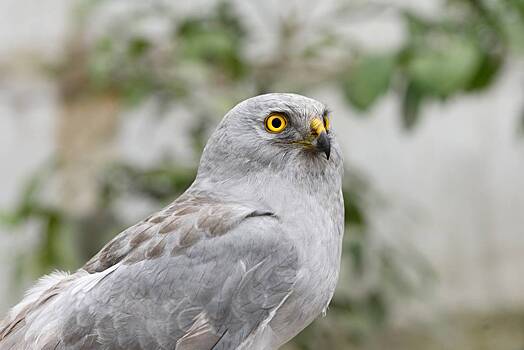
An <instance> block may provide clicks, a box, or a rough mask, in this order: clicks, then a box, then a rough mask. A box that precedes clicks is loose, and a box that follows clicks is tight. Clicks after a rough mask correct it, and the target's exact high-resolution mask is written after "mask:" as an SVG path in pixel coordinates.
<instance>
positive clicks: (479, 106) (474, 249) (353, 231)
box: [0, 0, 524, 350]
mask: <svg viewBox="0 0 524 350" xmlns="http://www.w3.org/2000/svg"><path fill="white" fill-rule="evenodd" d="M523 57H524V1H523V0H449V1H444V0H394V1H385V0H384V1H382V0H377V1H371V0H370V1H359V0H351V1H350V0H346V1H344V0H340V1H310V0H307V1H276V0H271V1H264V2H258V1H254V0H248V1H241V0H231V1H225V0H222V1H213V0H197V1H191V2H189V1H187V2H182V1H180V2H175V1H167V0H149V1H139V0H136V1H120V0H105V1H104V0H99V1H85V0H74V1H73V0H47V1H30V0H3V1H1V2H0V164H1V172H0V313H1V314H4V313H5V312H6V311H7V310H8V308H9V307H10V306H11V305H13V304H14V303H16V302H17V301H18V300H19V299H20V298H21V296H22V294H23V291H24V290H25V289H26V288H27V287H28V286H30V285H31V284H32V283H33V282H34V281H35V279H36V278H38V277H39V276H41V275H42V274H44V273H48V272H50V271H52V270H54V269H62V270H69V271H74V270H76V269H77V268H79V267H80V266H82V264H83V263H84V262H85V261H86V260H87V259H88V258H90V257H91V256H92V255H93V254H94V253H96V252H97V251H98V250H99V249H100V248H101V247H102V246H103V244H104V243H105V242H107V241H108V240H109V239H110V238H111V237H113V236H114V235H116V234H117V233H118V232H120V230H122V229H124V228H126V227H128V226H129V225H131V224H134V223H135V222H137V221H139V220H141V219H143V218H144V217H146V216H147V215H148V214H149V213H151V212H153V211H155V210H157V209H159V208H160V207H162V206H163V205H166V204H167V203H169V202H170V201H172V200H173V199H175V198H176V196H177V195H178V194H179V193H181V192H182V191H184V189H185V188H186V187H187V186H188V185H189V184H190V183H191V181H192V179H193V177H194V174H195V170H196V167H197V165H198V159H199V155H200V152H201V150H202V147H203V145H204V144H205V141H206V139H207V137H208V136H209V134H210V133H211V132H212V130H213V128H214V126H215V125H216V124H217V122H218V121H219V120H220V119H221V117H222V116H223V115H224V113H225V112H226V111H227V110H229V109H230V108H231V107H232V106H234V105H235V104H236V103H238V102H239V101H241V100H243V99H245V98H248V97H251V96H253V95H257V94H261V93H264V92H276V91H286V92H297V93H301V94H305V95H308V96H310V97H313V98H316V99H319V100H321V101H323V102H325V103H327V104H328V105H329V106H330V109H331V110H332V111H333V115H332V122H333V124H334V128H335V130H336V133H337V134H338V138H339V141H340V143H341V144H342V146H343V150H344V157H345V163H346V177H345V180H344V184H345V185H344V186H345V187H344V193H345V200H346V227H347V231H346V235H345V240H344V259H343V270H342V273H341V274H342V276H341V280H340V283H339V288H338V290H337V293H336V295H335V298H334V300H333V303H332V306H331V308H330V311H329V312H328V314H327V316H326V317H324V318H320V319H319V320H317V321H316V322H315V323H314V324H312V325H311V326H310V327H308V328H307V330H306V331H305V332H303V333H302V334H300V336H299V337H297V338H296V339H294V340H293V342H292V343H290V344H288V345H287V346H286V348H285V349H286V350H298V349H317V348H322V347H323V348H325V349H370V350H371V349H377V350H378V349H384V348H386V347H387V348H388V349H391V350H393V349H399V350H400V349H403V350H411V349H413V350H415V349H417V350H418V349H429V350H432V349H457V350H465V349H475V350H484V349H486V350H487V349H489V350H491V349H496V350H523V349H524V59H523Z"/></svg>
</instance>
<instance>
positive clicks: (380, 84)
mask: <svg viewBox="0 0 524 350" xmlns="http://www.w3.org/2000/svg"><path fill="white" fill-rule="evenodd" d="M394 65H395V57H394V56H392V55H369V56H366V57H360V58H358V59H357V60H356V61H355V62H354V63H353V66H352V67H351V70H350V72H349V74H348V75H347V77H346V78H345V79H344V80H343V81H342V88H343V91H344V93H345V96H346V98H347V99H348V100H349V101H350V102H351V103H352V104H353V106H355V107H356V108H358V109H359V110H363V111H365V110H367V109H368V108H369V107H371V106H372V105H373V104H374V103H375V102H376V101H377V99H378V98H379V97H380V96H382V95H383V94H385V93H386V92H387V90H388V88H389V85H390V81H391V77H392V74H393V68H394Z"/></svg>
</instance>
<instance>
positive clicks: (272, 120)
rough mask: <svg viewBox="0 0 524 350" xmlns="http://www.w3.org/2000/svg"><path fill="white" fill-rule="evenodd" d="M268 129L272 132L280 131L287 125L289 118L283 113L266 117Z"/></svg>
mask: <svg viewBox="0 0 524 350" xmlns="http://www.w3.org/2000/svg"><path fill="white" fill-rule="evenodd" d="M265 123H266V130H267V131H269V132H271V133H280V132H282V131H284V129H285V128H286V126H287V119H286V118H285V117H284V116H283V115H281V114H271V115H270V116H269V117H267V118H266V122H265Z"/></svg>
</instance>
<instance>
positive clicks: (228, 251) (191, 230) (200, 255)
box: [0, 93, 344, 350]
mask: <svg viewBox="0 0 524 350" xmlns="http://www.w3.org/2000/svg"><path fill="white" fill-rule="evenodd" d="M330 124H331V113H330V112H329V110H328V108H327V107H326V105H325V104H323V103H321V102H319V101H317V100H314V99H311V98H308V97H305V96H301V95H298V94H292V93H269V94H263V95H258V96H255V97H251V98H248V99H246V100H244V101H242V102H240V103H238V104H237V105H236V106H234V107H233V108H232V109H231V110H230V111H229V112H228V113H227V114H226V115H225V116H224V118H223V119H222V120H221V122H220V123H219V124H218V126H217V128H216V129H215V131H214V132H213V133H212V134H211V136H210V137H209V140H208V142H207V144H206V146H205V147H204V150H203V152H202V155H201V159H200V163H199V166H198V170H197V173H196V176H195V179H194V182H193V183H192V184H191V185H190V186H189V187H188V189H187V190H186V191H185V192H184V193H183V194H181V195H180V196H179V197H178V198H177V199H175V200H174V201H173V202H172V203H170V204H169V205H167V206H166V207H165V208H163V209H161V210H159V211H158V212H156V213H154V214H152V215H150V216H149V217H147V218H146V219H144V220H142V221H140V222H138V223H137V224H135V225H134V226H131V227H130V228H128V229H126V230H124V231H122V232H121V233H120V234H118V235H117V236H115V237H114V238H113V239H112V240H111V241H110V242H109V243H107V244H106V245H105V246H104V247H103V248H102V249H101V250H100V251H99V252H98V253H97V254H96V255H95V256H94V257H92V258H91V259H90V260H89V261H88V262H87V263H86V264H85V265H84V266H83V267H81V268H80V269H78V270H77V271H76V272H73V273H65V272H54V273H52V274H50V275H48V276H45V277H43V278H41V279H40V280H39V281H38V282H37V283H36V284H35V286H34V287H33V288H32V289H30V290H29V291H28V293H27V294H26V296H25V297H24V298H23V300H22V301H21V302H20V303H19V304H18V305H16V306H15V307H13V308H12V309H11V310H10V312H9V313H8V314H7V317H6V318H5V319H4V320H3V322H2V323H1V324H0V349H1V350H19V349H23V350H26V349H42V350H60V349H67V350H87V349H106V350H120V349H122V350H123V349H126V350H144V349H162V350H164V349H175V350H211V349H213V350H232V349H238V350H241V349H249V350H273V349H278V348H280V347H281V346H282V345H283V344H285V343H286V342H288V341H289V340H291V339H292V338H293V337H295V336H296V335H297V334H298V333H300V332H301V331H302V330H303V329H304V328H305V327H306V326H307V325H309V324H310V323H311V322H312V321H314V320H315V319H316V318H317V317H319V316H320V315H321V314H323V313H325V312H326V309H327V307H328V305H329V303H330V300H331V299H332V297H333V294H334V291H335V287H336V285H337V280H338V276H339V271H340V261H341V251H342V238H343V234H344V200H343V195H342V190H341V183H342V178H343V159H342V153H341V149H340V146H339V144H338V142H337V140H336V136H335V134H334V132H333V130H332V128H331V125H330Z"/></svg>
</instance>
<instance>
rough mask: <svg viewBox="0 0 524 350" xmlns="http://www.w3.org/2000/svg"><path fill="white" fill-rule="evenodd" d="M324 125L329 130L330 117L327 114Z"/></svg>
mask: <svg viewBox="0 0 524 350" xmlns="http://www.w3.org/2000/svg"><path fill="white" fill-rule="evenodd" d="M324 126H325V127H326V130H329V118H328V117H327V116H324Z"/></svg>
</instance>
